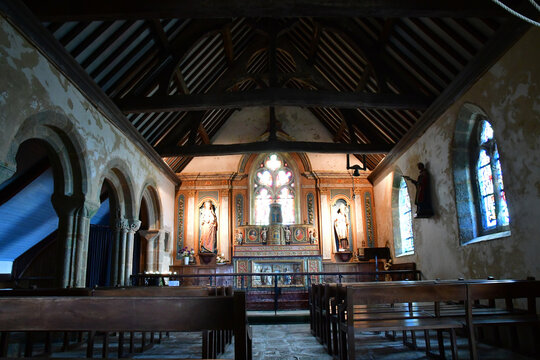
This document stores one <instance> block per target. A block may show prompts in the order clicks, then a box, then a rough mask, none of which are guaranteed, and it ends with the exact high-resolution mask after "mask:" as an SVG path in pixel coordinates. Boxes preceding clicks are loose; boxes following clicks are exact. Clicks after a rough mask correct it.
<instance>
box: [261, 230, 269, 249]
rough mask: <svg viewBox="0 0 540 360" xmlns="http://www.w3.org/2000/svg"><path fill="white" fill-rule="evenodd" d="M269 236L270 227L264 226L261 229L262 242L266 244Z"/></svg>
mask: <svg viewBox="0 0 540 360" xmlns="http://www.w3.org/2000/svg"><path fill="white" fill-rule="evenodd" d="M267 237H268V229H267V228H266V227H263V228H262V229H261V242H262V244H263V245H266V241H267V240H266V239H267Z"/></svg>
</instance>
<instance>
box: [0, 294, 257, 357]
mask: <svg viewBox="0 0 540 360" xmlns="http://www.w3.org/2000/svg"><path fill="white" fill-rule="evenodd" d="M156 330H160V331H202V330H233V332H234V336H235V359H248V354H250V351H249V350H250V349H248V347H250V346H251V342H250V339H248V337H247V336H248V330H247V326H246V311H245V293H244V292H236V293H235V294H234V295H233V296H205V297H180V298H179V297H2V298H0V331H89V332H91V331H105V332H122V331H125V332H131V331H156Z"/></svg>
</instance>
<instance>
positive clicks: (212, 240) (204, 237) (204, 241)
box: [199, 200, 218, 253]
mask: <svg viewBox="0 0 540 360" xmlns="http://www.w3.org/2000/svg"><path fill="white" fill-rule="evenodd" d="M199 219H200V245H201V246H200V252H206V253H208V252H215V251H216V246H217V225H218V224H217V216H216V212H215V206H214V204H212V202H211V201H210V200H207V201H205V202H204V204H203V205H202V206H201V208H200V217H199Z"/></svg>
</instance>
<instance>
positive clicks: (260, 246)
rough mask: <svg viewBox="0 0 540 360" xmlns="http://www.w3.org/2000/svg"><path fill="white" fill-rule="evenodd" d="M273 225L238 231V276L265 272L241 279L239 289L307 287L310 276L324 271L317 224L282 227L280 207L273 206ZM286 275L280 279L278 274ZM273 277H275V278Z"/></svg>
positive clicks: (245, 228) (251, 226)
mask: <svg viewBox="0 0 540 360" xmlns="http://www.w3.org/2000/svg"><path fill="white" fill-rule="evenodd" d="M272 205H273V206H272V207H271V210H270V224H269V225H245V226H239V227H238V228H237V229H236V237H235V238H236V241H235V244H234V247H233V257H232V261H233V266H234V272H236V273H264V274H268V275H260V276H251V277H250V276H246V277H244V278H243V279H242V277H239V278H238V279H237V283H236V286H237V287H241V285H242V281H243V283H244V286H247V287H248V288H250V289H264V288H273V287H275V286H276V281H277V286H279V287H286V288H299V287H307V286H308V285H309V284H308V281H307V275H294V273H303V272H320V271H321V270H322V258H321V253H320V249H319V241H318V238H317V235H316V234H317V232H316V230H315V228H314V227H313V225H304V224H298V225H282V224H281V209H280V208H279V206H278V205H279V204H272ZM280 273H284V275H280V276H276V275H275V274H280ZM272 274H273V275H272Z"/></svg>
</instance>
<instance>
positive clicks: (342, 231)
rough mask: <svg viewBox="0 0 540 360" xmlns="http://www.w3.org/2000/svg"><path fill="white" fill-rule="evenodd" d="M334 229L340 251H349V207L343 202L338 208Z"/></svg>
mask: <svg viewBox="0 0 540 360" xmlns="http://www.w3.org/2000/svg"><path fill="white" fill-rule="evenodd" d="M334 230H335V234H336V247H337V249H338V251H349V219H348V216H347V207H346V206H345V204H343V203H342V204H341V205H340V206H339V208H338V210H337V213H336V216H335V220H334Z"/></svg>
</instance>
